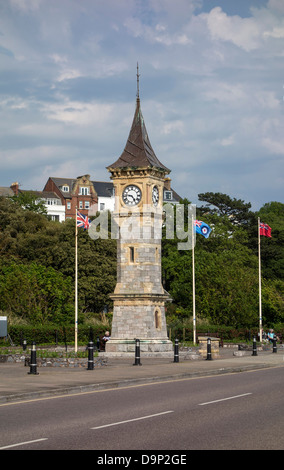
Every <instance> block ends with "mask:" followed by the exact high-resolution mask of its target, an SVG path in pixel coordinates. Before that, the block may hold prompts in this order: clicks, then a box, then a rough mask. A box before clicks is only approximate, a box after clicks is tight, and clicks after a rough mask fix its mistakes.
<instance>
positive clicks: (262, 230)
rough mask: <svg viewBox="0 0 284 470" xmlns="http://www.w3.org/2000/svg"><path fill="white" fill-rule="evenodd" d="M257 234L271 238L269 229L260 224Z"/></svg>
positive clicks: (265, 225) (267, 226)
mask: <svg viewBox="0 0 284 470" xmlns="http://www.w3.org/2000/svg"><path fill="white" fill-rule="evenodd" d="M259 234H260V235H264V236H265V237H271V227H269V225H267V224H264V223H262V222H260V223H259Z"/></svg>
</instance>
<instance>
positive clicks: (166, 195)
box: [164, 191, 173, 201]
mask: <svg viewBox="0 0 284 470" xmlns="http://www.w3.org/2000/svg"><path fill="white" fill-rule="evenodd" d="M164 198H165V200H166V201H171V200H172V198H173V193H172V191H164Z"/></svg>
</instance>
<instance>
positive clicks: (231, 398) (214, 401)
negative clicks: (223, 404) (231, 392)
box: [198, 393, 252, 406]
mask: <svg viewBox="0 0 284 470" xmlns="http://www.w3.org/2000/svg"><path fill="white" fill-rule="evenodd" d="M247 395H252V393H243V394H242V395H235V396H234V397H227V398H221V399H220V400H213V401H207V402H205V403H198V404H199V406H203V405H210V404H211V403H218V402H219V401H226V400H233V399H234V398H240V397H245V396H247Z"/></svg>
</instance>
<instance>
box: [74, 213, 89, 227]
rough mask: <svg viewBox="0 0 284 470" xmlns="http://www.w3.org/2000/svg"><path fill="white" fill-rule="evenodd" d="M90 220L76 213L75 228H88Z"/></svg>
mask: <svg viewBox="0 0 284 470" xmlns="http://www.w3.org/2000/svg"><path fill="white" fill-rule="evenodd" d="M90 222H91V220H90V219H89V218H88V216H87V215H83V214H81V213H80V212H77V227H81V228H83V229H84V230H87V229H88V228H90Z"/></svg>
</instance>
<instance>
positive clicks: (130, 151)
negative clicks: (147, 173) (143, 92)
mask: <svg viewBox="0 0 284 470" xmlns="http://www.w3.org/2000/svg"><path fill="white" fill-rule="evenodd" d="M149 167H152V168H158V169H159V170H161V171H162V172H164V173H170V170H169V169H168V168H167V167H165V166H164V165H163V164H162V163H161V162H160V161H159V160H158V158H157V157H156V155H155V152H154V150H153V148H152V146H151V143H150V140H149V137H148V133H147V130H146V126H145V122H144V118H143V116H142V112H141V108H140V99H139V97H138V98H137V100H136V110H135V115H134V119H133V122H132V126H131V130H130V133H129V136H128V139H127V142H126V145H125V148H124V150H123V152H122V154H121V156H120V157H119V159H118V160H117V161H116V162H115V163H113V164H112V165H109V166H108V169H109V170H110V169H115V168H149Z"/></svg>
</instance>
